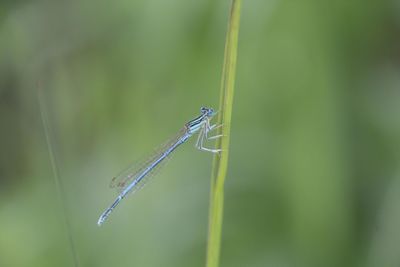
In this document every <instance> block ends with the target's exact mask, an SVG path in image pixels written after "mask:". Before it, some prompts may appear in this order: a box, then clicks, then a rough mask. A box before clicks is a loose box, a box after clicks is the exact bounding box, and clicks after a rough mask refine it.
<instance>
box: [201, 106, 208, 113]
mask: <svg viewBox="0 0 400 267" xmlns="http://www.w3.org/2000/svg"><path fill="white" fill-rule="evenodd" d="M200 111H201V113H207V111H208V108H206V107H201V108H200Z"/></svg>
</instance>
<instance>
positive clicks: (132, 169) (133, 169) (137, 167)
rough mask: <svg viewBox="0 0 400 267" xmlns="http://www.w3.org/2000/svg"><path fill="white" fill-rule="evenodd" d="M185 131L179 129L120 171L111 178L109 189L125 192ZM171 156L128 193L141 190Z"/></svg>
mask: <svg viewBox="0 0 400 267" xmlns="http://www.w3.org/2000/svg"><path fill="white" fill-rule="evenodd" d="M185 132H186V130H185V128H183V129H181V130H180V131H179V132H178V134H176V135H175V136H174V137H172V138H170V139H168V141H166V142H164V143H163V144H162V145H160V146H159V147H158V148H157V149H155V150H153V152H152V153H151V154H150V155H148V156H147V157H145V158H144V159H143V160H141V161H138V162H137V163H134V164H132V165H130V166H129V167H128V168H126V169H125V170H124V171H122V172H121V173H120V174H118V175H117V176H115V177H113V178H112V179H111V182H110V187H111V188H116V189H117V190H118V192H119V193H121V192H122V191H124V190H125V188H126V187H127V186H129V185H130V184H131V183H132V182H133V181H135V180H137V179H138V178H139V177H140V176H141V175H142V173H143V171H144V170H145V169H146V168H147V167H148V166H149V165H150V164H152V163H153V162H155V161H156V160H157V159H159V158H160V157H161V156H162V155H163V154H164V152H165V151H166V150H167V149H169V148H170V147H171V146H172V145H173V144H175V143H176V142H177V141H178V140H179V139H180V138H181V137H182V136H183V135H184V134H185ZM170 157H171V155H168V156H167V157H166V158H164V159H163V160H162V161H161V162H159V163H158V164H157V165H156V166H154V168H152V169H151V171H149V172H148V173H147V174H146V175H145V176H144V177H142V178H141V179H140V181H138V182H137V184H136V185H135V186H134V188H133V189H132V190H131V191H130V193H133V192H136V191H138V190H140V189H141V188H143V186H144V185H146V183H147V182H148V181H149V180H151V178H153V177H154V176H155V175H156V174H157V173H158V172H159V171H160V169H161V168H162V167H163V166H165V164H166V163H167V162H168V161H169V159H170Z"/></svg>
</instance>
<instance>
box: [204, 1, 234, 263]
mask: <svg viewBox="0 0 400 267" xmlns="http://www.w3.org/2000/svg"><path fill="white" fill-rule="evenodd" d="M240 7H241V0H232V4H231V11H230V16H229V21H228V31H227V35H226V42H225V55H224V63H223V69H222V80H221V89H220V90H221V91H220V113H219V116H218V123H221V124H223V127H222V134H223V135H224V137H223V138H221V139H219V140H218V141H217V144H216V147H218V148H221V149H222V152H221V154H220V155H216V156H215V157H214V161H213V169H212V174H211V192H210V209H209V229H208V244H207V259H206V267H218V265H219V255H220V247H221V232H222V218H223V206H224V183H225V177H226V173H227V169H228V155H229V154H228V152H229V134H230V126H231V117H232V106H233V91H234V84H235V71H236V57H237V47H238V36H239V20H240Z"/></svg>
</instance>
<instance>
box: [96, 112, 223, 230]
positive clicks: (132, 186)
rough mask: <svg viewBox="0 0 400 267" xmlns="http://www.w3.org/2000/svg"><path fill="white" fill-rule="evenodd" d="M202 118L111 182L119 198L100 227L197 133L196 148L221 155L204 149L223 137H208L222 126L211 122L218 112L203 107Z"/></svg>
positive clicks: (106, 213)
mask: <svg viewBox="0 0 400 267" xmlns="http://www.w3.org/2000/svg"><path fill="white" fill-rule="evenodd" d="M200 112H201V114H200V116H198V117H196V118H194V119H193V120H191V121H189V122H188V123H186V124H185V126H184V127H183V128H182V129H181V130H180V131H179V132H178V134H177V135H176V137H174V138H172V139H171V140H169V141H168V142H166V143H165V145H163V146H162V147H161V148H160V149H158V150H157V151H155V152H154V153H153V154H152V156H150V157H149V159H148V160H146V162H145V163H144V164H140V165H138V166H136V165H135V166H133V167H130V168H128V169H127V170H126V171H124V172H122V173H121V174H120V175H118V176H117V177H114V178H113V179H112V181H111V184H112V186H115V187H119V188H121V190H120V193H119V195H118V197H117V198H116V199H115V201H114V202H113V203H112V204H111V206H110V207H109V208H108V209H106V210H105V211H104V212H103V214H102V215H101V216H100V218H99V220H98V222H97V224H98V225H99V226H100V225H102V224H103V223H104V221H105V220H106V219H107V218H108V216H109V215H110V213H111V212H112V211H113V210H114V208H115V207H116V206H117V205H118V204H119V203H120V202H121V200H122V199H124V198H125V197H126V196H127V195H128V194H129V193H133V192H136V191H138V190H140V189H141V188H142V187H143V186H144V185H145V183H146V181H147V180H148V179H149V178H150V177H151V176H153V175H154V174H155V172H156V170H157V169H159V168H160V166H161V164H162V163H163V162H165V160H166V159H167V158H168V157H169V156H170V155H171V153H172V152H173V151H174V150H175V149H176V148H177V147H178V146H180V145H181V144H183V143H185V142H186V141H187V140H188V139H189V137H191V136H193V135H194V134H195V133H197V132H198V133H199V134H198V138H197V142H196V145H195V146H196V148H198V149H200V150H203V151H208V152H212V153H219V152H220V151H221V150H220V149H213V148H206V147H204V145H203V144H204V141H205V140H211V139H216V138H219V137H221V136H222V135H215V136H208V133H209V132H210V131H211V130H214V129H216V128H219V127H221V126H222V125H216V124H214V125H211V124H210V121H211V119H212V117H214V115H215V114H216V112H215V111H214V110H213V109H212V108H205V107H202V108H201V109H200Z"/></svg>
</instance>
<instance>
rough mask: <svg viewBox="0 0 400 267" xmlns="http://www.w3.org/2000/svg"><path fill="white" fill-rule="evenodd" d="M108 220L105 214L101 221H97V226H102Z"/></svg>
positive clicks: (102, 215)
mask: <svg viewBox="0 0 400 267" xmlns="http://www.w3.org/2000/svg"><path fill="white" fill-rule="evenodd" d="M106 219H107V214H105V213H103V214H101V216H100V218H99V220H98V221H97V225H98V226H101V225H102V224H103V223H104V221H105V220H106Z"/></svg>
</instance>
